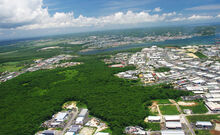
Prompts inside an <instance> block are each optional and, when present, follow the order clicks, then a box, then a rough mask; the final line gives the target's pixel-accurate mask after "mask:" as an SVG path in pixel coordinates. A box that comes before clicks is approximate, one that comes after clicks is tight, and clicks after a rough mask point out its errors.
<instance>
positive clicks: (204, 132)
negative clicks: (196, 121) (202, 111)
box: [195, 130, 211, 135]
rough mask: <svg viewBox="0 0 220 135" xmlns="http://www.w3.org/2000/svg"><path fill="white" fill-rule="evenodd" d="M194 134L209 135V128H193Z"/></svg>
mask: <svg viewBox="0 0 220 135" xmlns="http://www.w3.org/2000/svg"><path fill="white" fill-rule="evenodd" d="M195 133H196V135H211V134H210V132H209V130H195Z"/></svg>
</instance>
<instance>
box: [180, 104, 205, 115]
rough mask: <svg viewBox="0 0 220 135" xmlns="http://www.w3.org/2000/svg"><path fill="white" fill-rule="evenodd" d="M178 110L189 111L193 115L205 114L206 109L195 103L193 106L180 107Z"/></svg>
mask: <svg viewBox="0 0 220 135" xmlns="http://www.w3.org/2000/svg"><path fill="white" fill-rule="evenodd" d="M180 108H181V109H182V110H183V109H190V110H192V112H193V113H195V114H201V113H207V112H208V109H207V108H206V107H205V104H204V103H203V102H202V101H201V102H195V104H194V105H184V106H183V105H180Z"/></svg>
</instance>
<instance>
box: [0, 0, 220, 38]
mask: <svg viewBox="0 0 220 135" xmlns="http://www.w3.org/2000/svg"><path fill="white" fill-rule="evenodd" d="M210 22H220V0H120V1H119V0H10V1H9V0H1V1H0V39H12V38H21V37H29V36H42V35H51V34H62V33H73V32H82V31H93V30H105V29H117V28H133V27H151V26H161V25H164V26H165V25H184V24H196V23H210Z"/></svg>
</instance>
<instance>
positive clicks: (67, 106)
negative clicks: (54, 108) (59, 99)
mask: <svg viewBox="0 0 220 135" xmlns="http://www.w3.org/2000/svg"><path fill="white" fill-rule="evenodd" d="M62 108H64V109H73V108H77V106H76V101H69V102H66V103H64V104H63V106H62Z"/></svg>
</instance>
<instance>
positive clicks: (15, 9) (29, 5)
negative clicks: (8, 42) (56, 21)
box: [0, 0, 49, 23]
mask: <svg viewBox="0 0 220 135" xmlns="http://www.w3.org/2000/svg"><path fill="white" fill-rule="evenodd" d="M42 6H43V1H42V0H1V1H0V20H1V21H0V22H1V23H30V22H33V21H36V20H35V19H39V18H44V17H46V16H49V14H48V11H47V8H42Z"/></svg>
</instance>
